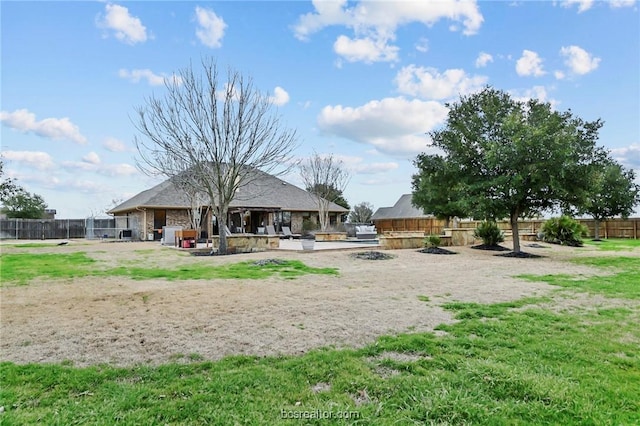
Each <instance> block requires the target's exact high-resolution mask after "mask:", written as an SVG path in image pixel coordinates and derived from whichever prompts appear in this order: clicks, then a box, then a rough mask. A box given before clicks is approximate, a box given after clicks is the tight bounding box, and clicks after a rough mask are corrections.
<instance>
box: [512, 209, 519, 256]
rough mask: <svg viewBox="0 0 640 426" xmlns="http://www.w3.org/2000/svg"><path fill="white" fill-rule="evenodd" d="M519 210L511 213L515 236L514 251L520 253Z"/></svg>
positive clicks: (513, 235)
mask: <svg viewBox="0 0 640 426" xmlns="http://www.w3.org/2000/svg"><path fill="white" fill-rule="evenodd" d="M518 216H520V215H519V214H518V212H517V211H516V212H512V213H511V217H510V219H511V236H512V238H513V252H514V253H520V233H519V232H518Z"/></svg>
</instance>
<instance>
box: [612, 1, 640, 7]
mask: <svg viewBox="0 0 640 426" xmlns="http://www.w3.org/2000/svg"><path fill="white" fill-rule="evenodd" d="M635 4H636V0H610V1H609V6H611V7H612V8H620V7H631V6H634V5H635Z"/></svg>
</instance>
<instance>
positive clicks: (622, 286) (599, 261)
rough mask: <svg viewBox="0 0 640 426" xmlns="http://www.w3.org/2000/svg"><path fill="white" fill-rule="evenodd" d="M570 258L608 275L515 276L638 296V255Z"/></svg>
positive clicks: (577, 287) (639, 270) (623, 295)
mask: <svg viewBox="0 0 640 426" xmlns="http://www.w3.org/2000/svg"><path fill="white" fill-rule="evenodd" d="M573 262H575V263H579V264H583V265H589V266H595V267H598V268H602V269H604V271H605V272H607V273H609V274H610V275H596V276H590V277H575V276H571V275H566V274H557V275H532V274H525V275H519V276H518V277H519V278H523V279H527V280H530V281H543V282H546V283H549V284H552V285H557V286H560V287H565V288H571V289H575V290H580V291H586V292H590V293H599V294H604V295H606V296H610V297H627V298H632V299H640V257H588V258H578V259H574V260H573Z"/></svg>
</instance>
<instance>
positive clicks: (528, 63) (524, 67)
mask: <svg viewBox="0 0 640 426" xmlns="http://www.w3.org/2000/svg"><path fill="white" fill-rule="evenodd" d="M516 72H517V73H518V75H519V76H529V75H532V76H534V77H540V76H541V75H544V74H545V72H544V70H543V69H542V58H540V56H538V54H537V53H536V52H533V51H531V50H526V49H525V50H523V51H522V57H520V59H518V60H517V61H516Z"/></svg>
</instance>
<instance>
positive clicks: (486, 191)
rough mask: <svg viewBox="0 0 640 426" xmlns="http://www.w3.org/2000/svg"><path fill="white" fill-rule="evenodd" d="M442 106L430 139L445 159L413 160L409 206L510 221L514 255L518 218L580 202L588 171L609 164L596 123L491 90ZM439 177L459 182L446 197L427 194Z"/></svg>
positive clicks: (442, 189)
mask: <svg viewBox="0 0 640 426" xmlns="http://www.w3.org/2000/svg"><path fill="white" fill-rule="evenodd" d="M447 107H448V108H449V114H448V119H447V122H446V124H445V126H444V127H443V128H442V129H440V130H436V131H433V132H431V133H429V136H430V137H431V140H432V142H433V146H434V147H436V148H439V149H440V150H441V151H442V152H443V154H442V155H437V154H435V155H426V154H422V155H421V156H419V157H418V160H417V161H416V165H417V166H418V167H419V172H418V174H417V175H416V176H417V177H414V200H415V202H416V204H417V205H418V206H420V207H422V208H423V209H424V210H425V212H428V211H432V212H434V213H436V214H438V213H439V212H440V214H442V212H447V211H448V210H449V209H454V208H455V207H456V206H457V207H461V208H462V210H463V211H465V212H468V213H469V215H471V216H473V217H476V218H482V219H494V220H495V219H501V218H505V217H508V218H509V219H510V222H511V228H512V233H513V240H514V252H516V253H519V252H520V241H519V234H518V218H521V217H527V216H533V215H536V214H539V213H541V212H543V211H545V210H548V209H552V208H555V207H561V206H563V205H583V204H584V202H585V200H586V197H587V194H588V191H589V184H590V178H591V173H592V166H593V164H594V163H598V162H601V161H603V159H604V158H606V152H605V151H604V149H602V148H600V147H597V146H596V141H597V138H598V131H599V129H600V128H601V127H602V124H603V123H602V122H601V121H600V120H596V121H592V122H587V121H584V120H582V119H580V118H578V117H574V115H573V114H572V113H571V111H566V112H559V111H556V110H554V109H553V108H552V107H551V105H550V104H549V103H544V102H541V101H539V100H536V99H531V100H528V101H519V100H515V99H513V98H512V97H511V96H510V95H509V94H507V93H506V92H503V91H500V90H496V89H493V88H491V87H486V88H485V89H484V90H482V91H481V92H479V93H475V94H472V95H469V96H464V97H462V98H461V99H460V101H459V102H456V103H454V104H448V105H447ZM422 166H424V167H422ZM441 176H444V178H443V180H444V181H445V182H449V183H450V184H451V183H456V184H455V185H453V186H450V188H451V191H450V192H449V194H450V199H449V198H448V197H445V196H444V195H443V194H445V193H446V187H445V186H444V185H442V186H440V187H437V188H436V190H433V192H434V194H435V195H432V194H430V193H429V191H431V190H430V189H425V187H427V186H428V184H429V182H439V179H440V177H441Z"/></svg>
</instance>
